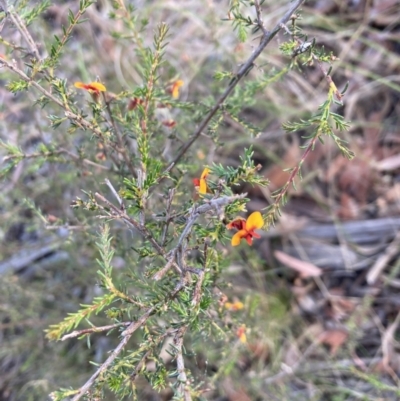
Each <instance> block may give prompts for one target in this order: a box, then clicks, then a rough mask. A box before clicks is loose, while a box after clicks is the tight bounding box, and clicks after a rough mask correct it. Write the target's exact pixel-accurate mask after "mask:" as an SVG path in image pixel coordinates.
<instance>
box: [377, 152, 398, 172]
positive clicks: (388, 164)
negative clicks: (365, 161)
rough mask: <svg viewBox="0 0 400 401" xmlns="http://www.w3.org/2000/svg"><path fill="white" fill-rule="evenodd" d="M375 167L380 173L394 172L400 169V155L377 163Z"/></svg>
mask: <svg viewBox="0 0 400 401" xmlns="http://www.w3.org/2000/svg"><path fill="white" fill-rule="evenodd" d="M373 166H374V167H375V168H376V169H377V170H378V171H392V170H396V169H398V168H400V155H394V156H390V157H387V158H386V159H383V160H380V161H378V162H375V163H374V164H373Z"/></svg>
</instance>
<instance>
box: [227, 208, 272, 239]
mask: <svg viewBox="0 0 400 401" xmlns="http://www.w3.org/2000/svg"><path fill="white" fill-rule="evenodd" d="M263 225H264V220H263V218H262V216H261V213H260V212H253V213H252V214H251V215H250V216H249V217H248V218H247V220H246V219H244V218H243V217H238V218H236V219H235V220H233V221H231V222H230V223H229V224H227V225H226V228H227V229H228V230H231V229H232V228H234V229H236V230H238V232H237V233H236V234H235V235H234V236H233V237H232V241H231V243H232V246H237V245H239V244H240V241H241V240H242V238H244V239H245V240H246V241H247V243H248V244H249V245H250V246H251V245H252V244H253V238H261V236H260V235H259V234H257V233H256V232H255V231H254V230H256V229H260V228H262V227H263Z"/></svg>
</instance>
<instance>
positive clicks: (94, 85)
mask: <svg viewBox="0 0 400 401" xmlns="http://www.w3.org/2000/svg"><path fill="white" fill-rule="evenodd" d="M74 86H75V88H79V89H85V90H87V91H88V92H89V93H90V95H91V96H92V98H93V100H94V101H95V102H96V103H97V102H98V101H99V98H100V92H105V91H106V90H107V89H106V87H105V86H104V85H103V84H101V83H100V82H90V83H88V84H85V83H83V82H75V83H74Z"/></svg>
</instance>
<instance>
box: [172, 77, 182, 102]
mask: <svg viewBox="0 0 400 401" xmlns="http://www.w3.org/2000/svg"><path fill="white" fill-rule="evenodd" d="M181 86H183V81H182V80H181V79H178V80H177V81H175V82H174V83H173V84H172V88H171V95H172V97H173V98H174V99H178V97H179V88H180V87H181Z"/></svg>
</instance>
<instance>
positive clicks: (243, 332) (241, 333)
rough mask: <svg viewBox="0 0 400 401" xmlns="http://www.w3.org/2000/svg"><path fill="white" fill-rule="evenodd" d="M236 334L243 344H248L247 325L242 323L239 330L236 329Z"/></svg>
mask: <svg viewBox="0 0 400 401" xmlns="http://www.w3.org/2000/svg"><path fill="white" fill-rule="evenodd" d="M236 336H237V338H238V339H239V341H240V342H241V343H243V344H246V342H247V337H246V326H245V325H244V324H242V325H241V326H240V327H239V328H238V329H237V330H236Z"/></svg>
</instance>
